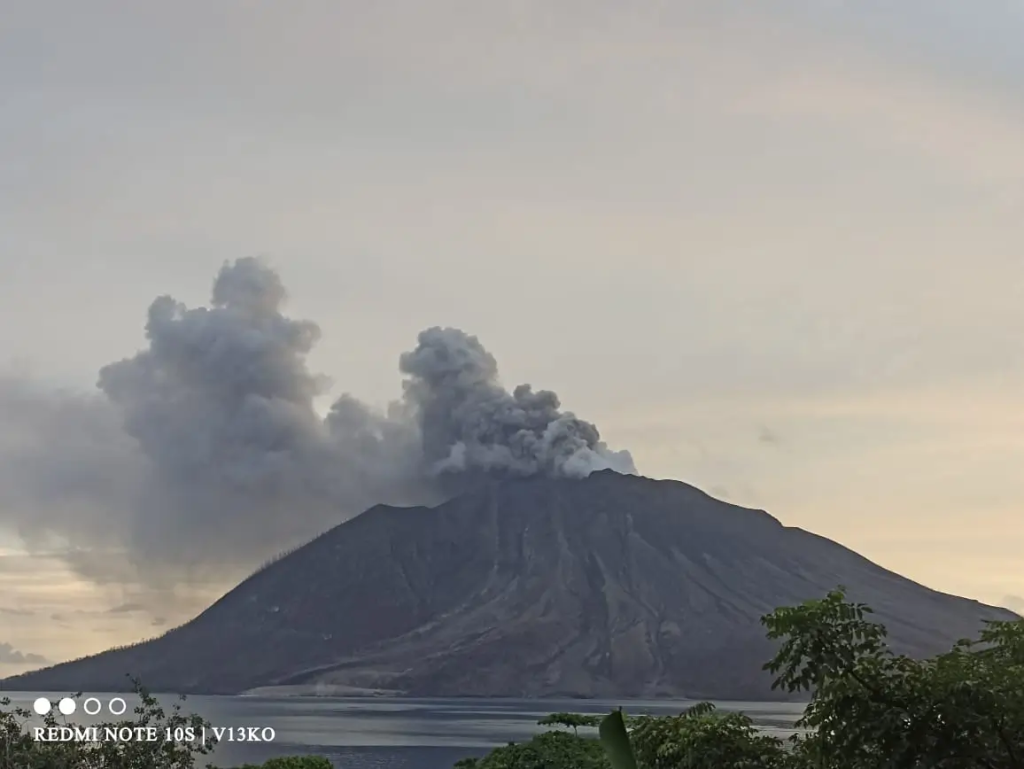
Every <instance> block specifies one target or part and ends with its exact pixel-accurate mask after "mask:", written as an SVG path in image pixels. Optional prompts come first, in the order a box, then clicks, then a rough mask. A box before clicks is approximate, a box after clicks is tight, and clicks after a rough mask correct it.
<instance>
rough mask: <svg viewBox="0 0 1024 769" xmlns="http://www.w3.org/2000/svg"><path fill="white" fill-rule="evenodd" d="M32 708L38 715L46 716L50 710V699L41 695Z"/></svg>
mask: <svg viewBox="0 0 1024 769" xmlns="http://www.w3.org/2000/svg"><path fill="white" fill-rule="evenodd" d="M32 710H34V711H35V712H36V714H37V715H40V716H45V715H46V714H47V713H49V712H50V701H49V700H48V699H46V697H40V698H39V699H38V700H36V701H35V702H33V703H32Z"/></svg>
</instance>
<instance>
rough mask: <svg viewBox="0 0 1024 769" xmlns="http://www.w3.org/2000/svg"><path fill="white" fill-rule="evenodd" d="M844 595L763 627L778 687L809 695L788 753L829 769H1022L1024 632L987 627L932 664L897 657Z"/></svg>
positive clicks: (786, 612) (1004, 625) (882, 633)
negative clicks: (773, 649) (771, 645)
mask: <svg viewBox="0 0 1024 769" xmlns="http://www.w3.org/2000/svg"><path fill="white" fill-rule="evenodd" d="M870 614H871V609H870V608H869V607H867V606H865V605H863V604H856V603H848V602H847V601H846V600H845V594H844V591H843V589H842V588H840V589H838V590H835V591H832V592H831V593H829V594H828V595H827V596H826V597H825V598H823V599H821V600H816V601H808V602H805V603H803V604H801V605H800V606H796V607H789V608H782V609H777V610H776V611H775V612H773V613H772V614H769V615H768V616H766V617H765V618H764V619H763V622H764V624H765V626H766V627H767V629H768V637H769V638H771V639H775V640H781V641H782V644H781V647H780V649H779V651H778V653H777V654H776V656H775V658H774V659H773V660H771V661H770V662H769V663H768V664H767V665H765V668H766V669H767V670H769V671H771V672H772V673H773V674H776V676H777V679H776V681H775V687H776V688H781V689H784V690H786V691H788V692H796V691H809V692H810V693H811V700H810V703H809V704H808V706H807V709H806V710H805V712H804V714H803V716H802V717H801V719H800V721H799V722H798V723H797V726H798V727H802V728H805V729H807V730H809V734H808V735H807V736H806V737H803V738H800V739H797V740H795V741H794V751H795V754H796V755H797V756H800V757H802V758H803V760H804V761H805V762H806V764H807V765H808V766H815V767H828V769H882V768H883V767H885V768H886V769H979V767H984V768H987V769H1024V621H1016V622H989V623H987V626H986V628H985V630H984V631H983V632H982V634H981V637H980V638H979V639H978V640H977V641H969V640H964V641H960V642H958V643H957V644H956V645H955V646H954V647H953V649H952V650H950V651H949V652H947V653H945V654H940V655H938V656H936V657H934V658H932V659H927V660H915V659H911V658H909V657H906V656H903V655H896V654H894V653H893V652H892V651H891V650H890V649H889V648H888V647H887V646H886V644H885V637H886V630H885V628H884V627H883V626H882V625H880V624H878V623H874V622H871V621H870V619H869V616H870Z"/></svg>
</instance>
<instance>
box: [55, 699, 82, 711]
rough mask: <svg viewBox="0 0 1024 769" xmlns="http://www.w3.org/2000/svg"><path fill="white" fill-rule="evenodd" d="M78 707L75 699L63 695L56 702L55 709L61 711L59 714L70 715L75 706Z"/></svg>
mask: <svg viewBox="0 0 1024 769" xmlns="http://www.w3.org/2000/svg"><path fill="white" fill-rule="evenodd" d="M76 707H78V706H77V705H76V704H75V701H74V700H73V699H71V698H70V697H65V698H64V699H62V700H61V701H60V702H58V703H57V710H59V711H60V712H61V715H65V716H70V715H71V714H73V713H74V712H75V708H76Z"/></svg>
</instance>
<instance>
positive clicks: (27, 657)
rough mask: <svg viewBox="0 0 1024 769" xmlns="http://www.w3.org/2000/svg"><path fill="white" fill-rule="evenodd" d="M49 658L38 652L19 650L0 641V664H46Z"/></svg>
mask: <svg viewBox="0 0 1024 769" xmlns="http://www.w3.org/2000/svg"><path fill="white" fill-rule="evenodd" d="M47 664H49V660H47V659H46V658H45V657H43V656H42V655H40V654H30V653H26V652H20V651H18V650H17V649H15V648H14V647H13V646H11V645H10V644H9V643H2V642H0V665H47Z"/></svg>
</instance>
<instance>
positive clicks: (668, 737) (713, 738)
mask: <svg viewBox="0 0 1024 769" xmlns="http://www.w3.org/2000/svg"><path fill="white" fill-rule="evenodd" d="M630 741H631V742H632V744H633V748H634V751H635V754H636V760H637V764H638V765H639V766H641V767H643V768H644V769H720V768H721V767H729V768H730V769H775V767H780V766H782V765H783V764H784V762H785V760H786V759H787V755H786V750H785V747H784V745H783V742H782V740H780V739H778V738H776V737H772V736H770V735H768V734H765V733H763V732H761V731H760V730H758V729H757V728H756V727H755V726H754V724H753V722H752V721H751V720H750V719H749V718H748V717H747V716H745V715H743V714H742V713H720V712H719V711H717V710H716V709H715V706H714V705H712V704H711V703H710V702H701V703H698V704H697V705H695V706H694V707H692V708H690V709H689V710H687V711H686V712H684V713H681V714H680V715H678V716H669V717H653V716H646V717H642V718H638V719H636V721H635V723H634V725H633V728H632V730H631V733H630Z"/></svg>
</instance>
